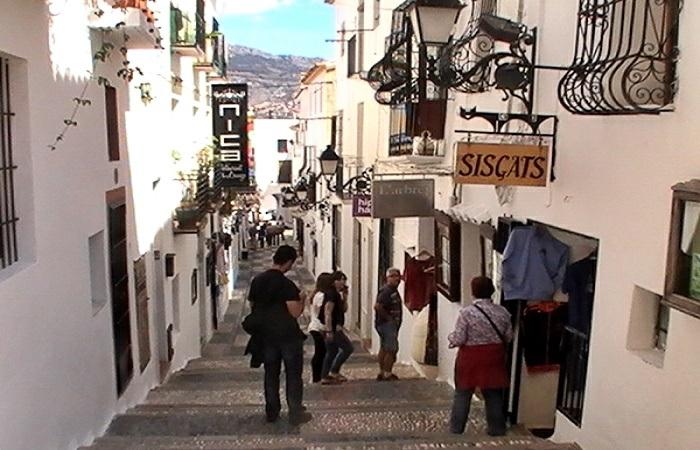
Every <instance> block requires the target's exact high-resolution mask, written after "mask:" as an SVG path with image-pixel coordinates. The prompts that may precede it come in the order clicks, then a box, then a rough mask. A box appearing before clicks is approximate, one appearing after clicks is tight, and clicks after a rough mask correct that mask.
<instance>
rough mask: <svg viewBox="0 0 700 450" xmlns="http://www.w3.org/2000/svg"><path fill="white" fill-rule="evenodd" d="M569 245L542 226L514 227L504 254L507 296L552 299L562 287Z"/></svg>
mask: <svg viewBox="0 0 700 450" xmlns="http://www.w3.org/2000/svg"><path fill="white" fill-rule="evenodd" d="M568 262H569V247H568V246H567V245H566V244H564V243H562V242H560V241H558V240H557V239H555V238H554V237H553V236H552V235H551V234H549V232H548V231H547V230H546V229H545V228H544V227H541V226H528V227H518V228H516V229H514V230H513V232H512V233H511V235H510V238H509V239H508V244H507V245H506V249H505V252H504V255H503V269H502V274H503V279H502V285H503V292H504V295H505V299H506V300H550V299H551V298H552V297H553V296H554V293H555V292H556V291H557V289H559V287H561V284H562V282H563V280H564V274H565V273H566V266H567V264H568Z"/></svg>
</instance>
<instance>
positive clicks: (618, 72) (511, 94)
mask: <svg viewBox="0 0 700 450" xmlns="http://www.w3.org/2000/svg"><path fill="white" fill-rule="evenodd" d="M479 1H480V0H472V18H471V20H470V21H469V22H468V25H467V27H466V30H465V31H464V33H463V34H462V35H461V36H460V37H457V38H454V37H453V38H452V39H451V41H450V42H448V43H447V44H446V45H444V46H443V47H442V48H439V49H437V50H436V49H434V48H433V49H432V50H433V54H432V55H431V54H429V53H428V52H426V53H424V54H423V58H424V59H425V63H424V64H422V63H421V61H423V60H422V59H421V52H420V51H418V52H415V51H414V47H415V43H414V33H413V30H412V27H411V23H410V20H408V17H407V13H406V10H407V9H406V4H402V5H401V6H400V7H399V8H397V9H396V10H395V11H394V14H395V15H394V25H393V28H392V29H393V30H394V32H393V33H392V35H391V36H390V37H389V38H388V40H387V51H386V54H385V55H384V57H383V58H382V59H381V60H380V61H379V62H378V63H377V64H375V65H374V66H373V67H372V68H371V69H370V70H369V72H368V74H367V76H366V78H365V79H366V80H367V81H368V82H369V83H370V84H371V85H372V87H373V88H374V89H375V90H376V91H377V93H376V98H377V101H378V102H380V103H382V104H391V105H398V104H401V103H405V102H415V101H421V100H422V97H421V92H420V86H421V83H422V80H428V81H429V82H430V83H432V84H433V85H435V86H437V87H439V88H449V89H453V90H456V91H461V92H466V93H473V92H483V91H485V90H487V89H489V88H495V89H499V90H501V91H503V92H504V94H505V99H506V100H508V99H511V98H516V99H518V100H520V101H521V102H522V103H523V106H524V109H525V111H526V112H527V113H528V114H533V112H534V80H535V73H536V71H537V70H538V69H540V70H541V69H544V70H560V71H564V75H563V77H562V79H561V81H560V83H559V87H558V97H559V101H560V102H561V104H562V105H563V106H564V107H565V108H566V109H567V110H568V111H569V112H571V113H574V114H587V115H624V114H658V113H661V112H665V111H671V110H672V106H671V105H672V103H673V99H674V96H675V93H676V91H677V82H676V62H677V60H678V56H679V51H678V23H679V17H680V11H681V9H682V0H579V7H578V12H577V18H578V25H577V36H576V48H575V56H574V60H573V62H572V64H571V65H569V66H563V67H562V66H551V65H540V64H537V63H536V61H537V29H536V28H532V29H531V28H528V27H527V26H525V25H523V24H521V23H516V22H512V21H509V20H507V19H503V18H501V17H498V16H495V15H494V14H493V12H494V11H484V10H480V9H477V8H476V6H475V5H477V4H478V2H479ZM499 43H506V44H507V49H503V46H502V45H498V44H499ZM421 65H422V67H421ZM416 66H417V67H416ZM423 82H424V81H423Z"/></svg>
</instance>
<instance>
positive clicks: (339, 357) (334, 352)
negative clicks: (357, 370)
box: [321, 330, 355, 378]
mask: <svg viewBox="0 0 700 450" xmlns="http://www.w3.org/2000/svg"><path fill="white" fill-rule="evenodd" d="M354 350H355V348H354V347H353V346H352V342H350V339H348V337H347V336H346V335H345V333H344V332H343V330H338V331H336V332H335V333H333V340H332V341H330V342H328V341H326V357H325V358H324V359H323V370H322V371H321V376H322V377H323V378H326V377H327V376H328V374H329V373H340V368H341V367H342V366H343V364H344V363H345V361H347V360H348V358H349V357H350V355H352V352H353V351H354Z"/></svg>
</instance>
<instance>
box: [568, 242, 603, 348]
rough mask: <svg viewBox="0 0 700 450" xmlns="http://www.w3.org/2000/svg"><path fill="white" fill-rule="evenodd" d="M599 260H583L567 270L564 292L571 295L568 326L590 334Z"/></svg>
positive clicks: (591, 258)
mask: <svg viewBox="0 0 700 450" xmlns="http://www.w3.org/2000/svg"><path fill="white" fill-rule="evenodd" d="M596 265H597V259H595V258H594V257H593V256H589V257H588V258H585V259H582V260H581V261H578V262H576V263H574V264H572V265H570V266H569V267H568V268H567V269H566V275H565V276H564V284H563V285H562V290H563V291H564V293H565V294H568V295H569V317H568V325H569V326H570V327H572V328H575V329H576V330H578V331H580V332H581V333H584V334H586V335H587V334H588V333H589V332H590V330H591V321H592V319H593V297H594V296H595V274H596Z"/></svg>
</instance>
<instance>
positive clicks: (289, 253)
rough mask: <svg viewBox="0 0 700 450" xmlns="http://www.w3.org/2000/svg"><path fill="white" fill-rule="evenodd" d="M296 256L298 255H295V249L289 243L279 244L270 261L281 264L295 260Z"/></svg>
mask: <svg viewBox="0 0 700 450" xmlns="http://www.w3.org/2000/svg"><path fill="white" fill-rule="evenodd" d="M298 256H299V255H297V251H296V249H295V248H294V247H291V246H289V245H281V246H280V247H279V248H278V249H277V251H276V252H275V255H274V256H273V257H272V262H273V263H275V264H277V265H279V266H281V265H282V264H286V263H288V262H290V261H292V262H294V261H296V259H297V257H298Z"/></svg>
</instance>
